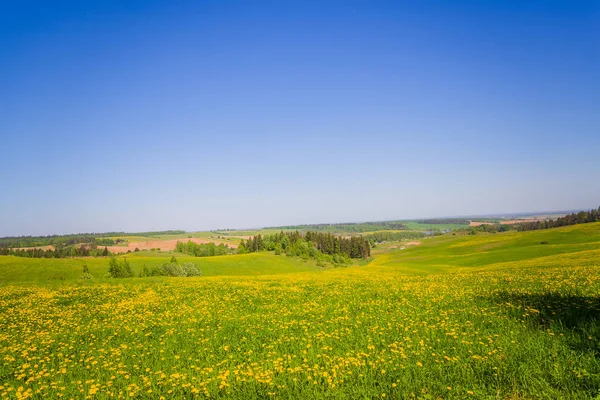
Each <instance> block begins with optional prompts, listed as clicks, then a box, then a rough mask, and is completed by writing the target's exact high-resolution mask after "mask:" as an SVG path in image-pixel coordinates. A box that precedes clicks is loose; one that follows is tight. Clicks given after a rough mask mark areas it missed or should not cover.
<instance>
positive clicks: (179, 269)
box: [141, 262, 202, 277]
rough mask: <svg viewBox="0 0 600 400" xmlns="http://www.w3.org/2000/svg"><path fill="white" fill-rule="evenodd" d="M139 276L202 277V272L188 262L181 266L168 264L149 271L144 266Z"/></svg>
mask: <svg viewBox="0 0 600 400" xmlns="http://www.w3.org/2000/svg"><path fill="white" fill-rule="evenodd" d="M141 276H175V277H177V276H202V272H200V270H199V269H198V267H197V266H196V265H195V264H192V263H190V262H186V263H184V264H181V265H180V264H176V263H172V262H168V263H164V264H162V265H160V266H158V267H154V268H151V269H150V268H148V267H147V266H145V265H144V269H143V271H142V274H141Z"/></svg>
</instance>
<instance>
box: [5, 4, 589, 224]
mask: <svg viewBox="0 0 600 400" xmlns="http://www.w3.org/2000/svg"><path fill="white" fill-rule="evenodd" d="M598 26H600V3H598V2H586V1H583V2H544V1H532V2H527V3H525V4H523V3H521V2H511V1H505V2H486V3H478V2H476V3H472V2H467V3H460V4H448V3H445V2H418V3H399V2H393V1H373V2H354V1H344V2H341V1H340V2H338V1H332V2H326V3H324V2H312V1H307V2H285V3H270V2H255V3H251V4H250V3H246V2H239V1H229V2H212V1H208V2H186V1H183V2H177V4H175V3H165V2H157V1H148V2H137V1H133V2H127V3H122V2H115V1H107V2H101V3H94V4H86V2H84V3H81V2H71V1H66V2H61V3H60V4H55V3H46V2H36V1H28V2H18V3H14V4H12V3H11V4H2V5H0V139H1V141H0V143H1V146H2V149H3V150H4V151H3V152H2V157H0V169H1V171H2V182H3V186H2V187H3V188H2V191H1V196H0V236H20V235H48V234H54V233H56V234H64V233H77V232H110V231H124V232H141V231H157V230H165V229H184V230H186V231H198V230H210V229H218V228H243V227H262V226H277V225H292V224H310V223H329V222H352V221H381V220H394V219H414V218H426V217H425V216H430V217H439V216H464V215H489V214H511V213H519V212H530V210H575V209H581V210H589V209H591V208H597V207H598V205H600V185H598V184H597V183H596V182H597V176H599V174H600V162H598V154H600V113H599V112H598V110H600V72H599V71H600V29H598Z"/></svg>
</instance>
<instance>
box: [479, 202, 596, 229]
mask: <svg viewBox="0 0 600 400" xmlns="http://www.w3.org/2000/svg"><path fill="white" fill-rule="evenodd" d="M590 222H600V207H599V208H598V209H597V210H596V209H592V210H590V211H580V212H577V213H572V214H568V215H565V216H564V217H559V218H556V219H549V220H544V221H531V222H522V223H519V224H500V223H496V224H484V225H479V226H472V227H470V228H469V229H468V231H469V233H470V234H471V235H475V234H476V233H477V232H488V233H496V232H505V231H511V230H516V231H535V230H539V229H550V228H558V227H561V226H569V225H578V224H586V223H590Z"/></svg>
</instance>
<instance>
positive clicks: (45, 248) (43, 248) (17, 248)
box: [13, 245, 54, 251]
mask: <svg viewBox="0 0 600 400" xmlns="http://www.w3.org/2000/svg"><path fill="white" fill-rule="evenodd" d="M36 249H39V250H44V251H47V250H52V251H54V246H53V245H48V246H37V247H16V248H14V249H13V250H36Z"/></svg>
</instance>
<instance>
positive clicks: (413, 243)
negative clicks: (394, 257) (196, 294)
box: [405, 242, 421, 246]
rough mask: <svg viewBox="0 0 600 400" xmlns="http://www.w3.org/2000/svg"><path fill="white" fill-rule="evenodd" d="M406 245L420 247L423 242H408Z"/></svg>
mask: <svg viewBox="0 0 600 400" xmlns="http://www.w3.org/2000/svg"><path fill="white" fill-rule="evenodd" d="M405 244H406V245H407V246H418V245H420V244H421V242H408V243H405Z"/></svg>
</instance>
